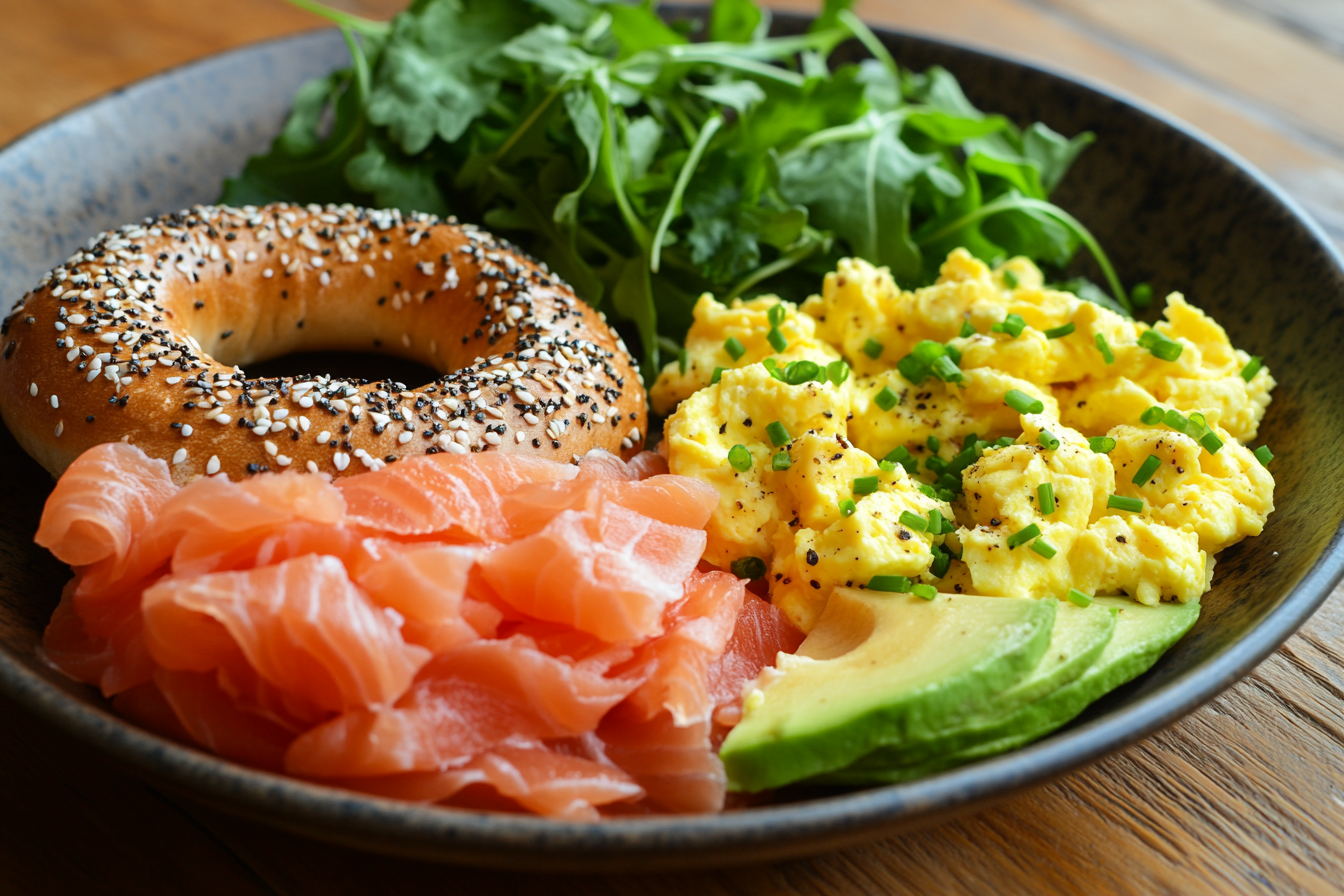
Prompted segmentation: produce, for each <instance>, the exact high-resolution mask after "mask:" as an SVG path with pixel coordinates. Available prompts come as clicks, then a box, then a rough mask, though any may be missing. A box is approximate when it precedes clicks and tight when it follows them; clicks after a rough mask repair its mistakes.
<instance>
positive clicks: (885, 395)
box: [873, 386, 901, 411]
mask: <svg viewBox="0 0 1344 896" xmlns="http://www.w3.org/2000/svg"><path fill="white" fill-rule="evenodd" d="M900 402H901V396H899V395H897V394H896V393H895V392H893V391H891V387H890V386H883V387H882V391H880V392H878V393H877V397H875V398H874V399H873V403H874V404H876V405H877V406H878V407H879V408H881V409H882V410H884V411H889V410H891V409H892V408H894V407H896V405H898V404H900Z"/></svg>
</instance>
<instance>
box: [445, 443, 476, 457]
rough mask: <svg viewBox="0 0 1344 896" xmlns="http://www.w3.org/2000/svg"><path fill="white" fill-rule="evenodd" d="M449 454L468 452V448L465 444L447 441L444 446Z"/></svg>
mask: <svg viewBox="0 0 1344 896" xmlns="http://www.w3.org/2000/svg"><path fill="white" fill-rule="evenodd" d="M444 447H445V448H447V449H448V452H449V453H450V454H468V453H470V449H468V448H467V446H466V445H459V444H458V443H457V442H448V443H446V444H445V446H444Z"/></svg>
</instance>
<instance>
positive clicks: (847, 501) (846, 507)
mask: <svg viewBox="0 0 1344 896" xmlns="http://www.w3.org/2000/svg"><path fill="white" fill-rule="evenodd" d="M836 506H837V507H839V508H840V515H841V516H853V515H854V512H855V511H856V510H858V509H859V505H857V504H855V503H854V499H853V498H841V499H840V502H839V503H838V504H837V505H836Z"/></svg>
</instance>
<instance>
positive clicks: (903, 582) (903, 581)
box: [868, 576, 910, 594]
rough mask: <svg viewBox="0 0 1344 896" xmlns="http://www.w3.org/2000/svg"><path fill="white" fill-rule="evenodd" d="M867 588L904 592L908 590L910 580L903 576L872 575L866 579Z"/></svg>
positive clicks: (895, 592)
mask: <svg viewBox="0 0 1344 896" xmlns="http://www.w3.org/2000/svg"><path fill="white" fill-rule="evenodd" d="M868 590H869V591H886V592H890V593H892V594H905V593H907V592H909V590H910V580H909V579H908V578H906V577H905V576H873V577H872V578H871V579H869V580H868Z"/></svg>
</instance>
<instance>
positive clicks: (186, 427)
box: [182, 423, 194, 439]
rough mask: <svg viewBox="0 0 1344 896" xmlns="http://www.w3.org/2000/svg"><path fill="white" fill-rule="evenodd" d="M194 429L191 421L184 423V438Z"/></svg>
mask: <svg viewBox="0 0 1344 896" xmlns="http://www.w3.org/2000/svg"><path fill="white" fill-rule="evenodd" d="M193 431H194V430H192V428H191V424H190V423H183V424H182V438H184V439H185V438H186V437H187V436H189V435H191V434H192V432H193Z"/></svg>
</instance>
